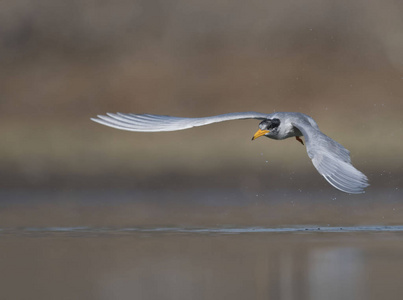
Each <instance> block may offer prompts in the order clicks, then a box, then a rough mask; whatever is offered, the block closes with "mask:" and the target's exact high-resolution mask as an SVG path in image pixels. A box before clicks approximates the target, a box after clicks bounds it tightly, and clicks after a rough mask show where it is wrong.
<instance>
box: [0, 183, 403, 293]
mask: <svg viewBox="0 0 403 300" xmlns="http://www.w3.org/2000/svg"><path fill="white" fill-rule="evenodd" d="M379 193H381V192H379ZM224 195H227V194H226V193H225V191H218V192H216V191H214V190H209V191H175V192H172V191H170V192H167V193H163V192H156V191H153V192H150V193H147V192H145V191H116V192H113V191H109V192H108V193H100V192H99V191H95V192H91V191H84V192H78V191H75V192H62V193H56V192H49V191H44V192H40V191H39V192H36V193H34V192H30V193H29V194H27V193H24V192H20V193H16V192H7V191H1V192H0V196H3V197H1V201H0V251H1V252H0V253H1V255H0V268H1V270H2V272H0V282H1V289H0V299H32V298H35V299H44V300H46V299H89V300H91V299H150V300H154V299H175V300H176V299H196V300H197V299H235V300H237V299H285V300H287V299H357V298H358V299H370V300H371V299H385V298H387V299H399V297H398V295H401V294H402V293H403V286H402V285H401V282H402V280H403V276H402V272H401V270H403V226H402V225H401V220H402V216H403V213H402V212H403V206H402V205H403V204H402V203H401V201H400V200H399V199H401V193H400V191H398V192H394V194H393V197H389V198H381V197H378V196H379V195H380V194H371V196H366V197H365V199H361V198H350V197H348V195H347V196H340V197H338V199H337V201H334V200H333V198H332V197H331V196H329V195H328V194H326V193H321V192H317V193H314V192H312V193H309V195H307V196H305V198H303V196H301V195H300V194H298V195H293V194H292V193H290V192H288V193H280V192H279V191H275V192H270V191H268V192H265V195H266V196H265V197H256V196H255V194H249V195H245V194H238V193H236V192H235V191H233V192H232V193H231V194H230V195H231V199H230V200H228V197H227V196H225V197H224ZM205 199H210V201H205ZM379 199H382V201H379ZM312 224H313V225H312ZM21 286H23V287H24V288H21Z"/></svg>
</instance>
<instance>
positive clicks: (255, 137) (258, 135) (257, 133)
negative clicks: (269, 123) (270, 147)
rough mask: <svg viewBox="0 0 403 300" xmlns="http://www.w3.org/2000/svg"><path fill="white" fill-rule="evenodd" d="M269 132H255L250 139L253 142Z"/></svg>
mask: <svg viewBox="0 0 403 300" xmlns="http://www.w3.org/2000/svg"><path fill="white" fill-rule="evenodd" d="M269 132H270V130H260V129H259V130H258V131H256V133H255V135H254V136H253V138H252V141H253V140H256V139H257V138H258V137H261V136H263V135H265V134H266V133H269Z"/></svg>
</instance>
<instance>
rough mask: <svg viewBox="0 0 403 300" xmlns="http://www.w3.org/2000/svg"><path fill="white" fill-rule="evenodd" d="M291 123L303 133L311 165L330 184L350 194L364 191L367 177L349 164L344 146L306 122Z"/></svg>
mask: <svg viewBox="0 0 403 300" xmlns="http://www.w3.org/2000/svg"><path fill="white" fill-rule="evenodd" d="M292 124H293V126H295V127H297V128H298V129H299V130H300V131H301V133H302V134H303V135H304V137H305V144H306V149H307V152H308V156H309V157H310V158H311V159H312V163H313V165H314V166H315V168H316V169H317V170H318V172H319V173H320V174H321V175H322V176H323V177H324V178H325V179H326V180H327V181H328V182H329V183H330V184H331V185H332V186H334V187H335V188H337V189H339V190H341V191H343V192H346V193H350V194H359V193H364V188H366V187H367V186H368V185H369V184H368V178H367V176H365V175H364V174H363V173H361V172H360V171H358V170H357V169H356V168H354V166H353V165H352V164H351V159H350V152H349V151H348V150H347V149H346V148H344V147H343V146H342V145H340V144H339V143H338V142H336V141H335V140H333V139H331V138H330V137H328V136H327V135H325V134H324V133H322V132H321V131H320V130H319V129H317V128H314V127H312V126H311V125H310V124H309V123H307V122H303V121H296V122H292Z"/></svg>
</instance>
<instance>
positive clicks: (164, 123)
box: [91, 112, 268, 132]
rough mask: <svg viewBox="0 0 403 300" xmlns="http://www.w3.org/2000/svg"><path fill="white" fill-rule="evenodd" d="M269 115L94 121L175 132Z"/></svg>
mask: <svg viewBox="0 0 403 300" xmlns="http://www.w3.org/2000/svg"><path fill="white" fill-rule="evenodd" d="M267 117H268V114H263V113H258V112H241V113H229V114H224V115H218V116H212V117H205V118H178V117H170V116H161V115H148V114H144V115H136V114H122V113H116V114H112V113H107V116H103V115H98V118H91V120H92V121H94V122H97V123H100V124H102V125H106V126H109V127H113V128H117V129H121V130H128V131H141V132H158V131H175V130H183V129H188V128H192V127H196V126H203V125H208V124H212V123H217V122H223V121H230V120H241V119H260V120H263V119H266V118H267Z"/></svg>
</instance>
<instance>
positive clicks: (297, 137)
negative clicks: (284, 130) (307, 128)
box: [295, 136, 304, 145]
mask: <svg viewBox="0 0 403 300" xmlns="http://www.w3.org/2000/svg"><path fill="white" fill-rule="evenodd" d="M295 139H296V140H297V141H298V142H300V143H301V144H302V145H304V141H303V140H301V138H300V137H299V136H296V137H295Z"/></svg>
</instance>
